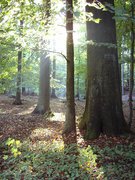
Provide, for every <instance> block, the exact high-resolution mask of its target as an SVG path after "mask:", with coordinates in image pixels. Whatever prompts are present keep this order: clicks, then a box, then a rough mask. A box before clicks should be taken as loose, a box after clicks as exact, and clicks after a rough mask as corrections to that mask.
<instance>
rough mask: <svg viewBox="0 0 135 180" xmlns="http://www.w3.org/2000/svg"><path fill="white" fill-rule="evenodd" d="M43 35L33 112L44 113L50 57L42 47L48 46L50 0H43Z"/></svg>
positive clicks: (48, 92)
mask: <svg viewBox="0 0 135 180" xmlns="http://www.w3.org/2000/svg"><path fill="white" fill-rule="evenodd" d="M43 10H44V11H45V13H43V18H44V20H45V30H44V31H45V37H44V38H42V39H41V57H40V80H39V98H38V103H37V106H36V108H35V109H34V111H33V113H38V114H44V113H47V112H49V111H50V57H49V54H48V52H47V51H46V50H44V47H48V41H47V33H48V28H49V23H50V15H51V14H50V10H51V1H50V0H47V1H43Z"/></svg>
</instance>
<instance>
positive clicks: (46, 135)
mask: <svg viewBox="0 0 135 180" xmlns="http://www.w3.org/2000/svg"><path fill="white" fill-rule="evenodd" d="M52 134H53V130H52V129H45V128H38V129H35V130H33V131H32V132H31V135H30V138H31V139H36V140H41V139H45V140H46V141H47V140H50V138H51V136H52Z"/></svg>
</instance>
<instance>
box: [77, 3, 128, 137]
mask: <svg viewBox="0 0 135 180" xmlns="http://www.w3.org/2000/svg"><path fill="white" fill-rule="evenodd" d="M89 2H90V3H91V2H93V1H90V0H87V3H89ZM100 3H103V4H104V3H105V0H102V1H99V2H98V6H99V7H101V6H100ZM109 3H111V4H112V5H114V1H113V0H111V1H109ZM104 5H105V4H104ZM106 8H107V7H106ZM86 11H87V12H92V13H93V15H94V18H100V19H101V21H100V23H94V22H89V21H87V39H88V41H90V40H92V41H93V42H94V44H88V45H87V66H88V69H87V70H88V87H87V94H86V106H85V112H84V115H83V118H82V120H81V122H80V124H79V127H80V129H86V138H88V139H93V138H97V137H98V136H99V135H100V133H103V134H106V135H119V134H121V133H124V132H126V131H128V128H127V125H126V122H125V120H124V116H123V111H122V100H121V87H120V74H119V67H118V56H117V49H116V28H115V20H114V19H113V16H114V14H113V13H112V12H110V11H102V10H101V9H96V8H95V7H90V6H87V7H86ZM108 45H110V47H108Z"/></svg>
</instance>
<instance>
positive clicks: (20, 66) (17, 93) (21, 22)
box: [13, 20, 23, 105]
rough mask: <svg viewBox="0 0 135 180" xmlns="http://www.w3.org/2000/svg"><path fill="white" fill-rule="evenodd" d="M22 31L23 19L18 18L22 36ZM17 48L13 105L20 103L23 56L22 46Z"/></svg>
mask: <svg viewBox="0 0 135 180" xmlns="http://www.w3.org/2000/svg"><path fill="white" fill-rule="evenodd" d="M22 31H23V20H20V36H22ZM18 48H19V50H18V65H17V69H18V74H17V88H16V97H15V101H14V103H13V104H15V105H21V104H22V101H21V93H22V92H21V87H22V57H23V52H22V47H21V45H19V47H18Z"/></svg>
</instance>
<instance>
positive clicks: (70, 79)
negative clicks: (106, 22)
mask: <svg viewBox="0 0 135 180" xmlns="http://www.w3.org/2000/svg"><path fill="white" fill-rule="evenodd" d="M66 30H67V80H66V86H67V90H66V98H67V102H66V105H67V107H66V120H65V127H64V130H63V133H65V134H68V133H70V132H71V131H76V126H75V103H74V44H73V2H72V0H66Z"/></svg>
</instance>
